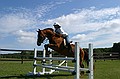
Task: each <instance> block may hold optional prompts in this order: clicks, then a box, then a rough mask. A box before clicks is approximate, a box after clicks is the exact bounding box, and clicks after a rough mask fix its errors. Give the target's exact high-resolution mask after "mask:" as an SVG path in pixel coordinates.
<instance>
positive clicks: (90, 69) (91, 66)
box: [89, 43, 94, 79]
mask: <svg viewBox="0 0 120 79" xmlns="http://www.w3.org/2000/svg"><path fill="white" fill-rule="evenodd" d="M89 60H90V61H89V71H90V73H89V79H93V78H94V76H93V44H91V43H90V44H89Z"/></svg>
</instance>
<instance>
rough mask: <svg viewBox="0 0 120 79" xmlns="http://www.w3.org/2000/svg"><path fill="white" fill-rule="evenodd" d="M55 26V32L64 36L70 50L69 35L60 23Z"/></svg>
mask: <svg viewBox="0 0 120 79" xmlns="http://www.w3.org/2000/svg"><path fill="white" fill-rule="evenodd" d="M53 26H54V28H55V32H56V33H57V34H62V35H63V37H64V39H65V40H66V46H68V48H70V42H69V40H68V34H67V33H66V32H64V30H63V29H62V27H61V25H60V24H59V23H54V24H53Z"/></svg>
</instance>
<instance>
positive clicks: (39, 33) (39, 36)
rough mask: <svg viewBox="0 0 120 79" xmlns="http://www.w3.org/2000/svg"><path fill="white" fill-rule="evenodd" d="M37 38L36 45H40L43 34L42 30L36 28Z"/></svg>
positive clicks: (43, 37) (43, 38)
mask: <svg viewBox="0 0 120 79" xmlns="http://www.w3.org/2000/svg"><path fill="white" fill-rule="evenodd" d="M37 32H38V38H37V45H38V46H40V45H41V43H43V41H44V40H45V34H44V33H43V32H42V30H40V29H38V31H37Z"/></svg>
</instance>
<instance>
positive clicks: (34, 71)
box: [33, 48, 37, 75]
mask: <svg viewBox="0 0 120 79" xmlns="http://www.w3.org/2000/svg"><path fill="white" fill-rule="evenodd" d="M36 57H37V49H35V48H34V62H33V74H34V75H36V63H37V61H36Z"/></svg>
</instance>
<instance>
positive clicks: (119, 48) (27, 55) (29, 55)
mask: <svg viewBox="0 0 120 79" xmlns="http://www.w3.org/2000/svg"><path fill="white" fill-rule="evenodd" d="M84 50H86V51H88V49H87V48H84ZM105 52H119V53H120V42H118V43H113V46H112V47H109V48H94V53H105ZM48 53H50V51H49V52H48ZM42 54H43V53H42V51H39V52H38V56H42ZM52 54H53V55H60V54H59V53H57V52H55V51H52ZM33 57H34V52H32V51H31V52H30V51H29V52H28V51H22V52H21V53H9V54H0V58H17V59H21V58H23V59H33Z"/></svg>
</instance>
